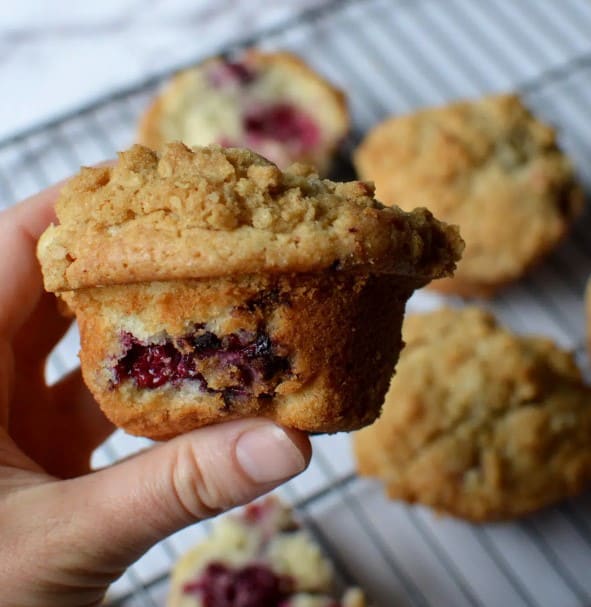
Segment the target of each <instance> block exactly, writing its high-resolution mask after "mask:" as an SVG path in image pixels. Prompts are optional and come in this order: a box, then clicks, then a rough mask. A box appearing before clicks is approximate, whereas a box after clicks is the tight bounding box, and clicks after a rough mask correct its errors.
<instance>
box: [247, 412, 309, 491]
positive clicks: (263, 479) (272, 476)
mask: <svg viewBox="0 0 591 607" xmlns="http://www.w3.org/2000/svg"><path fill="white" fill-rule="evenodd" d="M236 458H237V459H238V463H239V464H240V466H241V467H242V469H243V470H244V472H245V473H246V474H247V475H248V476H249V477H250V479H251V480H253V481H254V482H255V483H275V482H278V481H282V480H286V479H288V478H290V477H292V476H294V475H296V474H298V473H299V472H301V471H302V470H304V468H305V467H306V460H305V458H304V456H303V455H302V453H301V451H300V450H299V449H298V448H297V447H296V446H295V444H294V443H293V441H292V440H291V439H290V438H289V436H288V434H287V433H286V432H285V431H284V430H283V429H281V428H280V427H279V426H276V425H275V424H270V423H269V424H265V425H261V426H258V427H256V428H253V429H252V430H248V431H246V432H245V433H244V434H242V435H241V436H240V438H239V439H238V442H237V443H236Z"/></svg>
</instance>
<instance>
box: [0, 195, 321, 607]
mask: <svg viewBox="0 0 591 607" xmlns="http://www.w3.org/2000/svg"><path fill="white" fill-rule="evenodd" d="M57 191H58V190H57V187H54V188H51V189H49V190H46V191H45V192H42V193H41V194H39V195H37V196H35V197H33V198H31V199H29V200H27V201H25V202H22V203H21V204H19V205H17V206H16V207H13V208H12V209H10V210H8V211H5V212H4V213H1V214H0V604H1V605H2V606H3V607H33V606H39V607H41V606H42V607H52V606H56V607H57V606H59V607H68V606H75V607H82V606H84V607H90V606H91V605H99V604H100V603H101V600H102V598H103V597H104V594H105V592H106V589H107V587H108V585H109V584H110V583H111V582H112V581H113V580H115V579H116V578H117V577H119V576H120V575H121V573H122V572H123V571H124V570H125V568H126V567H127V566H129V565H130V564H131V563H132V562H133V561H134V560H136V559H137V558H138V557H139V556H140V555H141V554H143V553H144V552H145V551H146V550H147V549H148V548H149V547H150V546H152V545H153V544H155V543H156V542H158V541H159V540H161V539H162V538H164V537H166V536H167V535H169V534H171V533H173V532H174V531H177V530H178V529H180V528H182V527H184V526H186V525H189V524H191V523H193V522H195V521H198V520H201V519H204V518H207V517H209V516H211V515H213V514H216V513H218V512H220V511H222V510H226V509H228V508H231V507H233V506H236V505H238V504H243V503H246V502H248V501H250V500H252V499H254V498H255V497H257V496H259V495H261V494H263V493H265V492H267V491H269V490H270V489H272V488H273V487H275V486H276V485H278V484H279V483H280V482H283V481H285V480H287V479H288V478H290V477H291V476H293V475H295V474H297V473H299V472H301V471H302V470H303V469H304V468H305V467H306V465H307V463H308V461H309V458H310V444H309V441H308V439H307V438H306V437H305V435H304V434H302V433H299V432H295V431H290V430H283V429H281V428H279V427H278V426H276V425H275V424H273V423H271V422H269V421H266V420H262V419H250V420H242V421H235V422H229V423H226V424H221V425H218V426H212V427H209V428H204V429H201V430H196V431H194V432H190V433H188V434H186V435H184V436H180V437H178V438H176V439H174V440H171V441H169V442H168V443H165V444H161V445H158V446H156V447H154V448H152V449H150V450H148V451H145V452H142V453H140V454H138V455H136V456H134V457H132V458H130V459H128V460H125V461H123V462H119V463H117V464H115V465H113V466H111V467H108V468H104V469H102V470H99V471H95V472H91V471H90V468H89V460H90V456H91V454H92V452H93V450H94V449H95V448H96V447H97V446H98V445H100V444H101V443H102V442H103V441H104V440H105V439H106V438H107V436H108V435H109V434H110V433H111V432H112V431H113V429H114V428H113V426H112V425H111V424H110V422H108V421H107V419H106V418H105V417H104V416H103V415H102V413H101V412H100V410H99V408H98V406H97V405H96V403H94V402H93V400H92V397H91V396H90V394H89V393H88V391H87V390H86V388H85V386H84V384H83V383H82V380H81V376H80V372H79V371H76V372H74V373H72V374H71V375H69V376H67V377H65V378H64V379H62V380H61V381H60V382H59V383H57V384H55V385H53V386H47V384H46V382H45V379H44V367H45V362H46V359H47V356H48V354H49V352H50V351H51V350H52V348H53V347H54V345H55V344H56V342H57V341H58V340H59V339H60V337H61V336H62V335H63V333H64V332H65V331H66V329H67V328H68V324H69V323H68V321H67V320H66V319H64V318H62V317H60V315H59V314H58V311H57V307H56V300H55V298H54V297H53V296H51V295H49V294H47V293H44V292H43V289H42V282H41V275H40V271H39V267H38V264H37V260H36V258H35V246H36V242H37V239H38V237H39V235H40V234H41V232H42V231H43V230H44V229H45V227H46V226H47V225H48V224H49V222H50V221H52V220H54V212H53V206H54V203H55V199H56V196H57Z"/></svg>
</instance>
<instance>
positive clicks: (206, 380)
mask: <svg viewBox="0 0 591 607" xmlns="http://www.w3.org/2000/svg"><path fill="white" fill-rule="evenodd" d="M120 341H121V346H122V351H123V353H122V355H121V356H120V357H119V358H118V359H117V360H116V362H115V364H114V365H113V381H112V387H113V388H115V387H117V386H118V385H119V384H121V383H122V382H125V381H132V382H133V383H134V384H135V386H136V387H137V388H139V389H148V390H151V389H155V388H160V387H162V386H165V385H167V384H168V385H179V384H180V383H181V382H185V381H192V382H195V383H196V384H197V385H198V386H199V388H200V390H202V391H203V392H207V393H211V394H215V393H219V394H221V395H222V398H223V399H224V402H225V403H226V405H230V404H231V403H232V401H233V400H234V399H236V398H240V397H241V396H252V395H254V396H257V397H262V398H265V397H268V398H270V397H272V396H273V394H274V392H275V388H276V387H277V385H278V384H279V383H281V381H283V380H284V379H285V378H286V377H287V376H288V375H289V374H290V371H291V364H290V361H289V357H288V355H287V350H286V348H285V347H283V346H281V345H280V344H276V343H273V341H272V340H271V338H270V336H269V335H268V333H267V332H266V331H265V328H264V327H262V326H261V327H259V328H258V330H257V331H247V330H239V331H236V332H234V333H230V334H228V335H223V336H218V335H216V334H215V333H214V332H212V331H209V330H207V328H206V327H205V325H202V324H198V325H195V327H194V330H193V331H192V332H189V333H187V334H185V335H183V336H182V337H177V338H173V337H170V336H165V337H159V339H158V340H157V341H153V342H152V341H145V340H140V339H138V338H137V337H135V336H134V335H132V334H131V333H128V332H124V333H122V334H121V336H120Z"/></svg>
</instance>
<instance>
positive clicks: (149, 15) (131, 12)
mask: <svg viewBox="0 0 591 607" xmlns="http://www.w3.org/2000/svg"><path fill="white" fill-rule="evenodd" d="M325 2H326V0H297V1H294V0H291V1H290V0H266V1H265V0H101V1H100V2H91V1H86V0H51V1H50V0H18V1H17V2H9V1H8V0H2V1H1V2H0V88H1V91H2V94H1V95H0V139H3V138H5V137H7V136H9V135H11V134H14V133H18V132H19V131H21V130H23V129H26V128H27V127H30V126H33V125H35V124H39V123H40V122H44V121H46V120H48V119H51V118H52V117H55V116H57V115H61V114H63V113H65V112H68V111H70V110H72V109H75V108H77V107H79V106H80V105H82V104H85V103H88V102H90V101H92V100H93V99H95V98H97V97H99V96H101V95H104V94H106V93H108V92H110V91H114V90H117V89H120V88H121V87H127V86H130V85H132V84H133V83H135V82H138V81H141V80H143V79H144V78H146V77H148V76H150V75H151V74H155V73H159V72H162V71H163V70H166V69H170V68H173V67H174V66H177V65H181V64H183V63H186V62H188V61H191V60H192V59H193V58H195V57H198V56H200V55H201V54H205V53H207V52H210V51H213V50H215V49H217V48H218V47H220V46H221V45H223V44H225V43H227V42H229V41H233V40H238V39H241V38H243V37H246V36H249V35H250V34H252V33H254V32H256V31H259V30H261V29H264V28H267V27H270V26H272V25H274V24H277V23H280V22H282V21H283V20H285V19H289V18H290V16H292V15H294V14H295V13H297V12H299V11H302V10H306V9H307V8H310V7H313V6H317V5H321V4H323V3H325Z"/></svg>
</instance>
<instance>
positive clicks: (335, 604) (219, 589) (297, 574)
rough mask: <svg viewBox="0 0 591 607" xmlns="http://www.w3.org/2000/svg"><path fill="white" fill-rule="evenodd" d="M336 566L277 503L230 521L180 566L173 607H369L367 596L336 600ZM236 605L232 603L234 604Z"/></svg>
mask: <svg viewBox="0 0 591 607" xmlns="http://www.w3.org/2000/svg"><path fill="white" fill-rule="evenodd" d="M335 594H336V593H335V575H334V570H333V567H332V564H331V563H330V562H329V561H328V559H327V558H326V557H325V556H324V555H323V554H322V551H321V550H320V547H319V546H318V545H317V544H316V543H315V542H314V540H313V539H312V538H311V537H310V536H309V534H308V533H307V532H306V531H305V530H303V529H301V528H300V526H299V525H298V524H297V522H296V521H295V519H294V517H293V514H292V513H291V511H290V510H289V509H288V508H286V507H285V506H283V505H282V504H281V503H280V502H279V501H278V500H277V499H275V498H273V497H269V498H266V499H265V500H263V501H261V502H256V503H254V504H251V505H250V506H247V507H246V508H245V509H243V510H242V511H240V512H239V513H238V514H236V513H235V514H231V515H227V516H224V517H223V518H222V519H221V520H219V521H218V522H217V523H216V524H215V525H214V530H213V533H212V534H211V535H210V537H208V538H207V539H206V540H204V541H203V542H202V543H201V544H199V545H197V546H196V547H195V548H193V549H192V550H190V551H189V552H187V553H186V554H185V555H184V556H183V557H182V558H181V559H180V560H179V562H178V563H177V565H176V566H175V568H174V570H173V572H172V580H171V588H170V592H169V597H168V601H167V607H208V606H210V605H211V606H216V607H217V606H218V605H220V606H221V605H230V604H232V605H240V606H241V607H262V606H264V607H365V605H366V602H365V599H364V596H363V593H362V592H361V590H359V589H357V588H350V589H348V590H347V591H346V592H345V594H344V595H343V598H342V599H341V600H337V599H336V598H335ZM229 601H232V602H229Z"/></svg>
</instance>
